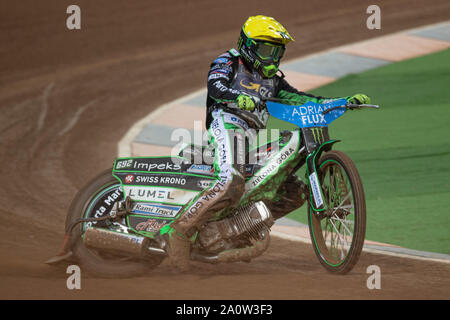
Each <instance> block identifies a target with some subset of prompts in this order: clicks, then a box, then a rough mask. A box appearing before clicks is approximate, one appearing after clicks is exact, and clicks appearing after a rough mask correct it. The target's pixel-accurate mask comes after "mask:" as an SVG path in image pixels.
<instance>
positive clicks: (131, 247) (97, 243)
mask: <svg viewBox="0 0 450 320" xmlns="http://www.w3.org/2000/svg"><path fill="white" fill-rule="evenodd" d="M148 241H149V239H148V238H146V237H142V236H138V235H133V234H127V233H119V232H114V231H110V230H106V229H100V228H95V227H91V228H88V229H87V230H86V231H85V233H84V237H83V243H84V244H85V245H86V247H89V248H93V249H102V250H108V251H118V252H126V253H129V254H132V255H135V256H140V255H142V254H143V252H144V251H145V250H146V249H147V247H148Z"/></svg>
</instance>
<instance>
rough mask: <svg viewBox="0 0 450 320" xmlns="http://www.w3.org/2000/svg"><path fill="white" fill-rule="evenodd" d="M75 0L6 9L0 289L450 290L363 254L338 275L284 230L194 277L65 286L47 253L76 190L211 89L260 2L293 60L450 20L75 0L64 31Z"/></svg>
mask: <svg viewBox="0 0 450 320" xmlns="http://www.w3.org/2000/svg"><path fill="white" fill-rule="evenodd" d="M69 4H71V3H70V2H69V1H56V0H47V1H45V2H41V3H39V4H37V3H35V2H33V1H21V2H20V3H13V2H9V3H8V4H7V5H2V10H1V11H0V12H2V13H1V15H2V19H0V30H1V32H0V40H1V42H2V43H4V44H6V45H2V47H1V48H0V57H1V58H0V137H1V138H0V179H1V184H0V189H1V190H0V203H1V206H0V214H1V217H2V219H3V221H2V223H1V224H0V233H1V238H0V239H1V241H0V256H1V262H0V282H1V283H2V285H1V287H0V297H1V298H3V299H5V298H7V299H8V298H22V299H23V298H25V299H26V298H107V299H123V298H153V299H155V298H160V299H170V298H175V299H184V298H192V299H201V298H213V299H219V298H248V299H266V298H272V299H277V298H279V299H286V298H290V299H298V298H323V297H326V298H406V299H407V298H426V299H428V298H447V299H448V298H449V296H450V295H449V289H448V288H450V286H449V284H450V281H449V278H448V274H449V267H448V266H447V265H443V264H438V263H430V262H422V261H420V262H418V261H410V260H405V259H399V258H393V257H384V256H378V255H372V254H364V253H363V256H362V258H361V261H360V263H359V264H358V265H357V267H356V268H355V270H354V271H353V272H352V273H351V274H349V275H347V276H344V277H336V276H333V275H329V274H327V273H326V272H325V271H324V270H323V269H322V268H321V267H320V265H319V263H318V262H317V260H316V258H315V257H314V253H313V250H312V248H311V247H310V246H309V245H303V244H298V243H294V242H290V241H286V240H281V239H274V240H273V242H272V244H271V247H270V248H269V251H268V252H267V253H266V254H265V255H264V256H262V257H260V258H258V259H255V260H254V261H253V262H252V263H250V264H245V263H237V264H230V265H221V266H209V265H202V264H197V263H196V264H194V265H195V269H194V270H193V271H192V272H189V273H188V274H178V273H177V272H176V271H175V270H173V269H171V268H170V267H167V266H166V265H165V264H163V265H162V266H161V267H160V268H158V269H157V270H155V273H152V274H150V275H149V276H148V277H145V278H136V279H129V280H126V279H117V280H103V279H94V278H88V277H87V278H86V279H85V281H84V282H83V290H81V291H80V292H71V291H69V290H67V289H66V287H65V279H66V276H67V275H66V274H65V270H62V269H54V268H51V267H48V266H46V265H43V264H42V261H44V260H45V259H46V258H48V257H49V256H51V255H52V254H54V253H55V252H56V251H57V249H58V248H59V245H60V241H61V239H62V235H63V229H64V227H63V226H64V220H65V213H66V210H67V208H68V206H69V204H70V201H71V199H72V198H73V196H74V195H75V193H76V191H77V190H78V189H79V188H81V187H82V186H83V185H84V184H85V183H86V182H87V181H88V180H89V179H90V178H91V177H93V176H94V175H96V174H97V173H98V172H100V171H101V170H103V169H105V168H108V167H110V166H111V164H112V160H113V158H114V157H115V155H116V152H117V141H118V140H119V139H120V138H121V137H122V136H123V135H124V134H125V132H126V131H127V130H128V128H129V127H130V126H131V125H132V124H133V123H134V122H136V121H137V120H138V119H140V118H142V117H144V116H145V115H146V114H148V112H149V111H150V110H152V108H155V107H157V106H158V105H160V104H162V103H163V102H166V101H169V100H173V99H175V98H177V97H179V96H182V95H185V94H187V93H188V92H192V91H193V90H195V89H198V88H200V87H201V86H204V82H205V80H206V74H207V71H208V68H209V63H210V61H211V60H212V59H213V58H214V57H215V56H217V55H218V54H219V53H220V52H222V51H223V50H225V49H227V48H229V47H231V46H234V45H235V43H236V40H237V36H238V32H239V28H240V26H241V25H242V23H243V22H244V21H245V19H246V17H247V16H249V15H252V14H255V10H256V9H255V8H258V9H257V10H256V11H257V13H264V14H268V15H271V16H274V17H275V18H277V19H278V20H280V21H281V22H282V23H283V24H284V25H285V26H286V27H287V28H288V30H289V31H290V33H291V34H293V35H294V36H295V38H296V42H295V43H293V44H292V45H291V46H290V47H289V49H288V52H287V55H286V59H289V58H290V57H295V56H300V55H305V54H309V53H313V52H317V51H320V50H324V49H327V48H328V47H334V46H337V45H342V44H346V43H352V42H356V41H358V40H362V39H366V38H371V37H375V36H380V35H382V34H388V33H391V32H395V31H399V30H404V29H408V28H412V27H416V26H420V25H426V24H430V23H434V22H439V21H443V20H445V19H446V18H447V17H448V12H450V4H449V3H448V1H442V0H437V1H435V2H434V4H433V6H430V5H429V3H428V2H426V1H424V0H413V1H404V0H398V1H391V2H389V3H387V4H383V5H381V9H382V19H383V20H382V30H381V31H375V32H374V31H369V30H367V29H366V27H365V19H366V17H367V15H365V9H366V8H367V6H368V5H370V4H372V3H371V1H357V0H345V1H344V2H339V3H327V2H325V1H316V2H314V3H309V2H307V1H288V2H286V3H284V2H283V5H282V6H281V5H280V6H278V5H277V4H275V3H267V4H265V3H261V2H260V1H248V2H245V3H241V2H233V1H231V2H227V3H215V4H214V7H211V6H210V2H207V1H205V0H203V1H171V2H170V4H166V3H159V4H158V6H154V5H152V4H150V3H148V2H147V1H136V2H134V3H133V5H131V4H126V3H114V4H112V3H110V1H106V0H98V1H95V2H92V1H78V5H79V6H80V7H81V8H82V30H81V31H68V30H67V29H65V17H66V15H65V9H66V8H67V6H68V5H69ZM237 5H239V8H240V9H241V11H240V12H239V13H236V10H232V8H233V7H235V6H237ZM299 12H301V16H300V17H299ZM371 264H377V265H379V266H380V267H381V270H382V272H383V287H382V290H381V291H378V292H372V291H369V290H368V289H367V288H366V286H365V281H366V279H367V276H368V275H367V274H366V273H365V268H366V267H367V266H368V265H371ZM166 272H167V273H166ZM193 288H195V290H194V289H193ZM158 290H159V291H160V292H159V294H156V291H158Z"/></svg>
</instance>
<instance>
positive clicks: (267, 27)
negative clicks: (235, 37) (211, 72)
mask: <svg viewBox="0 0 450 320" xmlns="http://www.w3.org/2000/svg"><path fill="white" fill-rule="evenodd" d="M291 41H294V38H293V37H292V36H291V35H290V34H289V32H288V31H287V30H286V28H285V27H283V25H281V23H279V22H278V21H276V20H275V19H274V18H272V17H266V16H262V15H258V16H252V17H249V18H248V19H247V21H246V22H245V23H244V26H243V27H242V30H241V35H240V37H239V41H238V47H239V52H240V53H241V56H242V57H243V59H244V60H245V61H246V62H247V64H249V65H250V66H252V67H253V68H255V69H256V70H258V71H259V72H260V73H261V74H262V75H263V76H264V77H267V78H271V77H273V76H274V75H275V74H276V73H277V71H278V66H279V65H280V59H281V58H282V57H283V54H284V50H285V45H286V44H287V43H289V42H291Z"/></svg>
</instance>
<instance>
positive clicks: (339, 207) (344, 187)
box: [310, 160, 356, 267]
mask: <svg viewBox="0 0 450 320" xmlns="http://www.w3.org/2000/svg"><path fill="white" fill-rule="evenodd" d="M320 172H321V174H320V180H321V185H322V192H323V196H324V201H325V203H326V206H327V208H328V209H327V210H325V211H324V212H322V213H320V215H317V214H315V213H314V212H313V210H312V209H310V215H311V223H312V227H313V233H314V240H315V245H316V248H317V249H318V250H319V253H320V256H321V257H322V259H323V261H325V262H326V263H327V264H328V265H330V266H333V267H337V266H339V265H341V264H342V263H343V262H344V261H345V260H346V258H347V257H348V255H349V253H350V250H351V248H352V243H353V239H354V230H355V224H356V221H355V200H354V195H353V191H352V186H351V182H350V180H349V178H348V175H347V173H346V171H345V170H344V168H343V167H342V166H341V165H340V164H339V163H338V162H337V161H335V160H326V161H324V162H323V163H322V164H321V166H320Z"/></svg>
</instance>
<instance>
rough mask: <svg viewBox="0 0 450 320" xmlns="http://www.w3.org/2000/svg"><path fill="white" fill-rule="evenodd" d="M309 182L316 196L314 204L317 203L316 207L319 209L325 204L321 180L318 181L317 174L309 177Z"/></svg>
mask: <svg viewBox="0 0 450 320" xmlns="http://www.w3.org/2000/svg"><path fill="white" fill-rule="evenodd" d="M309 182H310V185H311V190H312V193H313V196H314V202H315V203H316V207H317V208H319V207H320V206H321V205H322V204H323V199H322V194H321V193H320V186H319V180H318V179H317V174H316V173H315V172H313V173H311V174H310V175H309Z"/></svg>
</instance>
